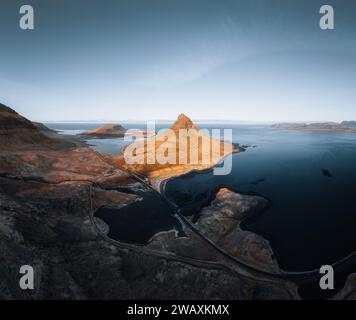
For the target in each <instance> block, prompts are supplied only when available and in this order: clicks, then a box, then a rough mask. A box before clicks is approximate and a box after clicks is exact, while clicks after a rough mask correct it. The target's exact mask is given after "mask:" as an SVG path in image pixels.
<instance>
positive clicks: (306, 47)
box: [0, 0, 356, 121]
mask: <svg viewBox="0 0 356 320" xmlns="http://www.w3.org/2000/svg"><path fill="white" fill-rule="evenodd" d="M22 4H30V5H33V7H34V9H35V30H33V31H23V30H21V29H20V28H19V18H20V15H19V13H18V11H19V8H20V6H21V5H22ZM322 4H331V5H333V7H334V10H335V30H329V31H323V30H321V29H320V28H319V19H320V17H321V15H320V14H319V9H320V6H321V5H322ZM0 44H1V48H0V101H1V102H3V103H5V104H8V105H9V106H12V107H13V108H15V109H16V110H17V111H18V112H20V113H21V114H23V115H25V116H26V117H28V118H30V119H31V120H37V121H48V120H49V121H56V120H57V121H59V120H99V121H100V120H144V119H174V118H175V117H176V116H177V115H178V114H179V113H182V112H184V113H186V114H187V115H189V116H191V117H192V118H193V119H205V120H209V119H220V120H223V119H227V120H242V121H303V120H305V121H312V120H318V121H326V120H327V121H329V120H330V121H340V120H346V119H350V120H351V119H354V120H356V1H354V0H327V1H326V0H325V1H321V0H298V1H296V0H244V1H242V0H241V1H239V0H127V1H120V0H105V1H102V0H60V1H58V0H37V1H35V0H32V1H31V0H26V1H17V0H1V2H0Z"/></svg>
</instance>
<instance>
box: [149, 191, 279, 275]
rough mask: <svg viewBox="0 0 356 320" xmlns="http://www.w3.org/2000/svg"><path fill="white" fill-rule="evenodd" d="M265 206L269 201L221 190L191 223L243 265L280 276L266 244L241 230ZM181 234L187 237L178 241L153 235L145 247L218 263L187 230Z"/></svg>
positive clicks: (166, 234) (168, 234)
mask: <svg viewBox="0 0 356 320" xmlns="http://www.w3.org/2000/svg"><path fill="white" fill-rule="evenodd" d="M267 206H268V201H267V200H266V199H264V198H262V197H259V196H248V195H241V194H237V193H234V192H232V191H231V190H229V189H226V188H222V189H220V190H219V191H218V192H217V194H216V196H215V199H214V200H213V201H212V203H211V205H209V206H207V207H205V208H203V209H202V210H201V212H200V213H199V214H198V215H197V216H198V217H199V218H198V220H197V221H196V222H194V227H195V228H196V230H198V231H199V232H200V233H201V234H202V235H203V236H205V237H206V238H207V239H209V240H211V241H212V242H213V243H214V244H215V245H217V246H218V247H219V248H221V249H222V250H224V251H225V252H227V253H228V254H230V255H231V256H233V257H236V258H237V259H238V260H240V261H241V262H242V263H245V264H247V265H251V266H254V267H255V268H258V269H260V270H264V271H269V272H279V271H280V269H279V266H278V263H277V261H276V260H275V259H274V257H273V252H272V249H271V247H270V245H269V243H268V241H267V240H265V239H263V238H262V237H260V236H258V235H257V234H255V233H252V232H249V231H243V230H241V228H240V223H241V222H242V221H243V220H244V219H246V218H248V217H251V216H253V215H256V214H259V213H261V212H262V211H263V210H264V209H265V208H266V207H267ZM184 233H185V234H186V237H184V238H180V237H179V238H178V237H177V236H176V234H175V233H173V232H162V233H160V234H157V235H155V236H154V237H153V238H152V239H151V241H150V243H149V245H148V246H149V247H152V248H156V249H160V250H166V251H168V252H173V253H175V254H180V255H185V256H194V257H196V258H199V259H209V260H217V261H218V260H221V256H219V255H218V254H216V251H214V250H211V248H210V247H209V246H206V244H204V243H203V242H201V241H198V238H197V236H196V234H195V232H194V231H193V230H191V229H190V228H189V227H186V226H185V228H184Z"/></svg>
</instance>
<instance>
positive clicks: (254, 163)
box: [48, 124, 356, 295]
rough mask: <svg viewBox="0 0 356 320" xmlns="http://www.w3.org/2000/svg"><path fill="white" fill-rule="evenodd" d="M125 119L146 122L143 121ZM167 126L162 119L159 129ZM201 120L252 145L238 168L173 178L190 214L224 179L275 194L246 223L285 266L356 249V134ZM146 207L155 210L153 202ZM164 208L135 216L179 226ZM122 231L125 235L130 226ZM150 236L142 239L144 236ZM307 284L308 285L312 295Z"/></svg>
mask: <svg viewBox="0 0 356 320" xmlns="http://www.w3.org/2000/svg"><path fill="white" fill-rule="evenodd" d="M48 126H49V127H51V128H54V129H56V128H57V129H59V128H62V130H83V128H79V127H75V124H71V125H70V127H67V129H63V127H60V126H59V125H58V126H54V125H48ZM96 126H98V124H95V126H94V127H96ZM126 126H127V127H128V128H129V127H132V128H139V129H144V126H143V125H139V124H136V125H135V124H131V125H126ZM161 127H163V125H162V126H158V129H159V128H161ZM200 127H201V128H208V129H212V128H220V129H224V128H227V129H228V128H230V129H233V142H235V143H239V144H240V145H246V146H248V148H247V149H246V151H245V152H241V153H238V154H234V155H232V164H233V166H232V172H231V173H230V174H229V175H227V176H214V175H213V172H212V171H207V172H201V173H193V174H187V175H184V176H181V177H178V178H175V179H173V180H171V181H169V182H168V183H167V186H166V194H167V196H169V197H170V198H171V199H172V200H173V201H175V202H176V203H177V204H178V205H179V206H180V207H181V208H182V210H183V212H184V213H185V214H186V215H194V214H196V213H197V212H198V211H199V209H200V207H201V206H202V205H204V204H205V203H206V200H207V199H210V198H211V197H212V196H213V194H214V192H215V191H216V190H217V188H218V187H219V186H226V187H229V188H230V189H232V190H234V191H236V192H242V193H253V194H259V195H262V196H264V197H266V198H268V199H269V200H270V201H271V207H270V208H269V209H268V210H266V211H265V212H263V213H261V214H260V215H258V216H256V217H254V218H252V219H249V220H247V221H245V222H244V223H243V224H242V227H243V228H244V229H246V230H250V231H253V232H256V233H258V234H260V235H262V236H264V237H265V238H267V239H268V240H269V241H270V242H271V245H272V248H273V250H274V252H275V254H276V257H277V260H278V263H279V265H280V266H281V268H282V269H284V270H288V271H304V270H311V269H316V268H317V269H318V268H320V266H321V265H325V264H332V263H334V262H336V261H338V260H340V259H342V258H343V257H345V256H347V255H348V254H350V253H352V252H354V251H355V250H356V232H355V230H356V165H355V163H356V134H355V133H349V132H307V131H304V132H303V131H279V130H274V129H272V128H271V127H270V126H267V125H265V126H264V125H232V124H225V125H211V124H209V125H206V126H203V125H200ZM87 128H89V125H88V124H87ZM87 128H85V129H87ZM90 128H93V127H90ZM68 132H69V131H68ZM63 133H65V132H63ZM125 143H126V142H125V141H123V139H122V138H120V139H106V140H97V139H96V140H90V144H93V146H92V147H93V148H94V149H96V150H98V151H101V152H107V153H111V154H118V153H119V152H120V150H122V147H123V146H124V145H125ZM145 207H146V210H147V212H148V214H151V213H149V212H150V208H149V207H150V206H149V203H147V205H146V206H145ZM153 207H154V206H153ZM161 214H162V225H160V223H159V221H160V215H157V214H155V215H154V217H155V221H154V222H151V223H149V221H147V219H143V220H141V219H140V218H139V217H140V216H142V212H140V213H137V214H136V215H135V214H133V218H132V219H134V220H135V223H136V224H137V226H138V229H140V228H141V229H142V225H141V221H145V227H146V229H147V230H148V232H146V234H147V237H148V236H151V235H152V234H154V233H155V232H156V231H159V230H162V228H163V227H164V228H166V229H169V228H170V227H174V225H175V222H174V221H170V222H169V223H168V224H167V218H166V217H165V216H164V215H165V213H163V212H162V213H161ZM135 223H132V220H130V227H131V228H132V227H133V228H134V225H135ZM170 224H171V225H170ZM164 228H163V229H164ZM121 230H122V235H124V233H125V231H124V230H125V228H124V227H121ZM131 230H132V229H131ZM126 232H127V231H126ZM115 237H116V238H117V239H118V240H120V239H121V238H126V239H127V238H130V241H131V242H134V243H137V242H138V241H135V239H133V238H132V237H127V235H126V236H120V232H118V234H116V235H115ZM121 240H122V239H121ZM144 240H145V239H142V237H141V238H140V241H141V242H144ZM147 240H148V239H147ZM355 267H356V264H355V263H349V265H348V266H347V268H346V269H344V270H342V272H341V273H340V277H341V278H342V281H339V282H338V285H339V286H341V285H342V283H343V281H344V280H345V277H346V275H347V274H349V273H350V272H352V271H356V268H355ZM314 289H315V284H314ZM314 289H313V290H314ZM313 290H312V291H313ZM309 291H310V290H309ZM309 291H308V290H306V292H307V295H308V292H309Z"/></svg>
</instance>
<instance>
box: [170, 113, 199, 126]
mask: <svg viewBox="0 0 356 320" xmlns="http://www.w3.org/2000/svg"><path fill="white" fill-rule="evenodd" d="M171 128H172V130H179V129H198V128H197V127H196V125H195V124H194V123H193V121H192V120H191V119H190V118H189V117H187V116H186V115H185V114H184V113H181V114H180V115H179V116H178V118H177V120H176V121H175V122H174V124H173V125H172V127H171Z"/></svg>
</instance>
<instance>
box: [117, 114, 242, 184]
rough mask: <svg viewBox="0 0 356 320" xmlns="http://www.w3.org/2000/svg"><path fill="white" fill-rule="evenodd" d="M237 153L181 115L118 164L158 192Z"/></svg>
mask: <svg viewBox="0 0 356 320" xmlns="http://www.w3.org/2000/svg"><path fill="white" fill-rule="evenodd" d="M236 151H239V150H238V148H236V147H235V146H234V145H233V144H231V143H225V142H224V141H220V140H217V139H214V138H211V137H209V136H207V135H205V134H204V133H203V132H202V131H201V130H200V129H199V128H198V127H197V126H196V125H195V124H194V123H193V121H192V120H191V119H190V118H189V117H187V116H186V115H184V114H181V115H179V116H178V118H177V120H176V121H175V122H174V123H173V124H172V126H171V127H170V130H163V131H160V133H158V134H157V135H156V136H155V137H154V138H153V139H149V140H144V141H136V142H134V143H132V144H130V145H128V146H126V148H125V149H124V152H123V154H121V155H119V156H118V157H117V159H116V164H117V165H119V166H120V167H123V168H126V169H127V170H130V171H131V172H135V173H138V174H142V175H144V176H146V177H147V178H149V179H150V181H151V183H152V184H153V185H154V187H155V188H157V189H159V188H160V184H161V182H162V181H164V180H166V179H169V178H171V177H173V176H177V175H181V174H185V173H187V172H190V171H192V170H203V169H208V168H212V167H214V166H215V165H216V164H218V163H219V162H220V161H221V160H222V159H223V158H224V157H225V156H226V155H228V154H231V153H232V152H236Z"/></svg>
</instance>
